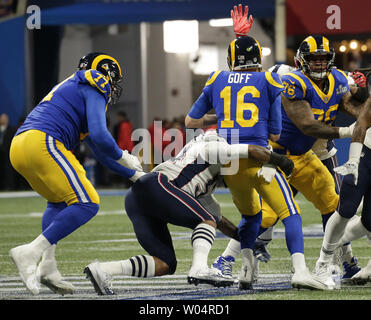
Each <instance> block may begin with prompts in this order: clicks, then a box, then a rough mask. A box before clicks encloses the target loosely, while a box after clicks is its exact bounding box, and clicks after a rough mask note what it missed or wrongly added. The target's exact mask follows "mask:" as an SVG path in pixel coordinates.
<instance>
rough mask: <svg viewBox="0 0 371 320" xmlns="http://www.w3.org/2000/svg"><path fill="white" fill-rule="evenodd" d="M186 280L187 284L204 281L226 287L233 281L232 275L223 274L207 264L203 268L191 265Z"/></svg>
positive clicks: (196, 283) (215, 285)
mask: <svg viewBox="0 0 371 320" xmlns="http://www.w3.org/2000/svg"><path fill="white" fill-rule="evenodd" d="M187 281H188V283H189V284H194V285H196V286H197V285H198V284H200V283H204V284H210V285H212V286H214V287H227V286H231V285H233V283H234V279H233V277H232V276H228V275H227V276H226V275H223V274H222V273H221V272H220V270H218V269H215V268H209V267H207V266H206V267H203V268H196V267H192V268H191V269H190V270H189V273H188V277H187Z"/></svg>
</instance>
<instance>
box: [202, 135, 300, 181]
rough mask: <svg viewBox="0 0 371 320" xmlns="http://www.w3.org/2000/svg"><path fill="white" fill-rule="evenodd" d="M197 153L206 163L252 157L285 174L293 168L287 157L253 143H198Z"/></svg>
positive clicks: (226, 161) (288, 173) (224, 162)
mask: <svg viewBox="0 0 371 320" xmlns="http://www.w3.org/2000/svg"><path fill="white" fill-rule="evenodd" d="M199 148H200V149H199V151H198V152H199V154H200V155H201V157H202V158H203V159H204V160H205V161H206V162H208V163H211V164H216V163H221V164H227V163H228V162H230V161H231V160H235V159H246V158H251V159H254V160H256V161H258V162H260V163H261V164H271V165H273V166H278V167H279V168H280V169H281V170H282V171H283V172H284V173H285V174H286V175H287V176H290V175H291V173H292V170H293V168H294V164H293V162H292V161H291V160H290V159H288V158H287V157H285V156H283V155H280V154H277V153H275V152H273V151H270V150H269V149H267V148H264V147H261V146H257V145H253V144H228V143H227V142H220V141H211V142H207V143H206V144H205V145H204V144H200V147H199Z"/></svg>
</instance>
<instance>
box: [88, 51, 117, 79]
mask: <svg viewBox="0 0 371 320" xmlns="http://www.w3.org/2000/svg"><path fill="white" fill-rule="evenodd" d="M103 59H109V60H112V61H114V62H115V63H116V64H117V66H118V67H119V71H120V76H121V75H122V71H121V67H120V64H119V63H118V62H117V60H116V59H115V58H113V57H111V56H108V55H106V54H100V55H99V56H98V57H96V58H95V59H94V60H93V62H92V64H91V68H92V69H96V68H97V65H98V63H99V62H101V61H102V60H103Z"/></svg>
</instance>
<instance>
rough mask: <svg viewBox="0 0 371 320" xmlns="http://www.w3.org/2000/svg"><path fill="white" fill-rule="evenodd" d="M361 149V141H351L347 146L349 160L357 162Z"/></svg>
mask: <svg viewBox="0 0 371 320" xmlns="http://www.w3.org/2000/svg"><path fill="white" fill-rule="evenodd" d="M362 149H363V143H360V142H352V143H351V144H350V146H349V160H348V161H354V162H359V159H360V158H361V153H362Z"/></svg>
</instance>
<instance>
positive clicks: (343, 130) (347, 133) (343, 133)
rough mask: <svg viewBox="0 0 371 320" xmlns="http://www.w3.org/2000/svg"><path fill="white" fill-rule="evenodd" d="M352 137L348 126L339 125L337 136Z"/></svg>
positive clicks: (341, 137)
mask: <svg viewBox="0 0 371 320" xmlns="http://www.w3.org/2000/svg"><path fill="white" fill-rule="evenodd" d="M351 137H352V130H351V128H350V127H340V128H339V138H340V139H343V138H351Z"/></svg>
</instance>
